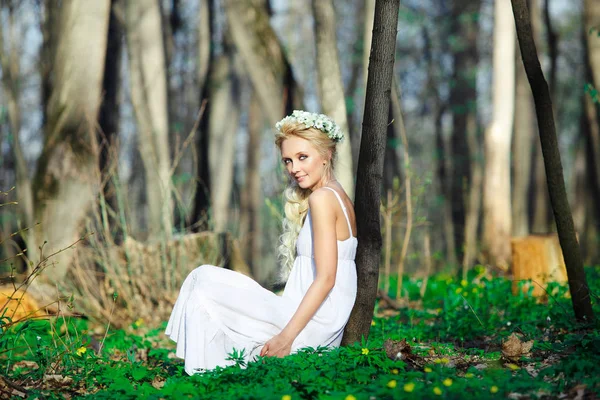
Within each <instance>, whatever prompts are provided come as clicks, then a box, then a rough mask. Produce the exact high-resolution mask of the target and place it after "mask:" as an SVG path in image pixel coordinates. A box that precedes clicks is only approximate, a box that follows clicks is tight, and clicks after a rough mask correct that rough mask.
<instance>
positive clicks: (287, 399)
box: [281, 394, 292, 400]
mask: <svg viewBox="0 0 600 400" xmlns="http://www.w3.org/2000/svg"><path fill="white" fill-rule="evenodd" d="M281 400H292V396H290V395H289V394H284V395H283V396H281Z"/></svg>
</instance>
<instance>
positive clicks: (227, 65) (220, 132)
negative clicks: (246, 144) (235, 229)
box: [208, 50, 241, 232]
mask: <svg viewBox="0 0 600 400" xmlns="http://www.w3.org/2000/svg"><path fill="white" fill-rule="evenodd" d="M228 52H230V50H227V51H226V53H225V54H222V55H220V56H219V57H218V58H217V59H215V65H214V68H213V69H212V73H211V76H210V77H209V79H210V82H211V87H210V101H211V107H210V115H209V121H210V123H209V127H208V129H209V135H210V136H209V139H208V143H209V154H211V155H214V156H216V157H211V158H210V159H209V165H210V175H211V176H210V181H211V183H212V186H211V192H210V193H211V200H212V221H213V230H214V231H215V232H224V231H226V230H227V220H228V213H229V200H230V198H231V189H232V184H233V166H234V163H235V159H234V152H235V137H236V133H237V128H238V126H239V119H240V108H241V107H240V104H239V99H240V93H239V87H240V83H239V79H238V73H237V71H236V68H235V65H234V59H233V56H232V55H231V54H227V53H228Z"/></svg>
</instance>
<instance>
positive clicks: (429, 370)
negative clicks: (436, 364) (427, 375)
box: [423, 367, 433, 372]
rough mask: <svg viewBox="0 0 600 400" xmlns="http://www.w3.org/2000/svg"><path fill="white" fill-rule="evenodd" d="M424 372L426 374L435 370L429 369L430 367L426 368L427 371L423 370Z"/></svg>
mask: <svg viewBox="0 0 600 400" xmlns="http://www.w3.org/2000/svg"><path fill="white" fill-rule="evenodd" d="M423 371H425V372H431V371H433V370H432V369H431V368H429V367H425V369H423Z"/></svg>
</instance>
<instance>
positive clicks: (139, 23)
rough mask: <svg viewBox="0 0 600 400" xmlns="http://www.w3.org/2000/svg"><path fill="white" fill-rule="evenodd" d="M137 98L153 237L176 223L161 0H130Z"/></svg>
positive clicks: (131, 69) (133, 93)
mask: <svg viewBox="0 0 600 400" xmlns="http://www.w3.org/2000/svg"><path fill="white" fill-rule="evenodd" d="M125 20H126V22H125V26H126V37H127V50H128V52H127V54H128V56H129V75H130V79H131V83H130V89H131V102H132V104H133V109H134V113H135V118H136V121H137V134H138V143H139V148H140V154H141V157H142V161H143V164H144V171H145V178H146V199H147V202H148V222H149V234H150V237H153V238H157V237H159V236H162V235H164V237H166V238H168V237H170V235H171V233H172V228H173V202H172V200H171V171H170V168H171V165H170V161H169V140H168V134H169V123H168V106H167V71H166V61H165V49H164V44H163V33H162V19H161V11H160V6H159V2H158V0H139V1H127V2H125Z"/></svg>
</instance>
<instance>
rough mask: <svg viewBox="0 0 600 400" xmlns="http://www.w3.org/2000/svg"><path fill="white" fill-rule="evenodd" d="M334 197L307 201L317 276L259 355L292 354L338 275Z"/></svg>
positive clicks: (323, 194) (322, 193)
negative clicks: (298, 337)
mask: <svg viewBox="0 0 600 400" xmlns="http://www.w3.org/2000/svg"><path fill="white" fill-rule="evenodd" d="M332 196H334V194H333V193H329V190H316V191H315V192H314V193H312V194H311V195H310V197H309V198H308V204H309V207H310V213H311V217H312V220H311V221H312V229H313V251H314V254H315V267H316V276H315V280H314V281H313V283H312V284H311V285H310V287H309V288H308V290H307V291H306V294H305V295H304V298H303V299H302V301H301V302H300V305H299V306H298V309H297V310H296V312H295V313H294V315H293V316H292V319H291V320H290V321H289V322H288V324H287V325H286V326H285V328H284V329H283V330H282V331H281V333H280V334H279V335H277V336H275V337H273V338H272V339H271V340H269V341H268V342H267V343H266V344H265V346H264V347H263V348H262V350H261V352H260V355H261V356H264V355H267V356H278V357H283V356H285V355H288V354H289V353H290V351H291V346H292V343H293V342H294V339H296V337H297V336H298V335H299V334H300V332H302V330H303V329H304V328H305V327H306V325H307V324H308V322H309V321H310V319H311V318H312V317H313V316H314V315H315V313H316V312H317V310H318V309H319V307H320V306H321V304H323V301H325V299H326V298H327V295H328V294H329V292H330V291H331V289H332V288H333V285H334V284H335V276H336V272H337V236H336V231H335V225H336V216H335V212H334V211H333V210H334V208H333V207H334V204H335V203H334V201H335V199H334V198H333V197H332Z"/></svg>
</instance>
